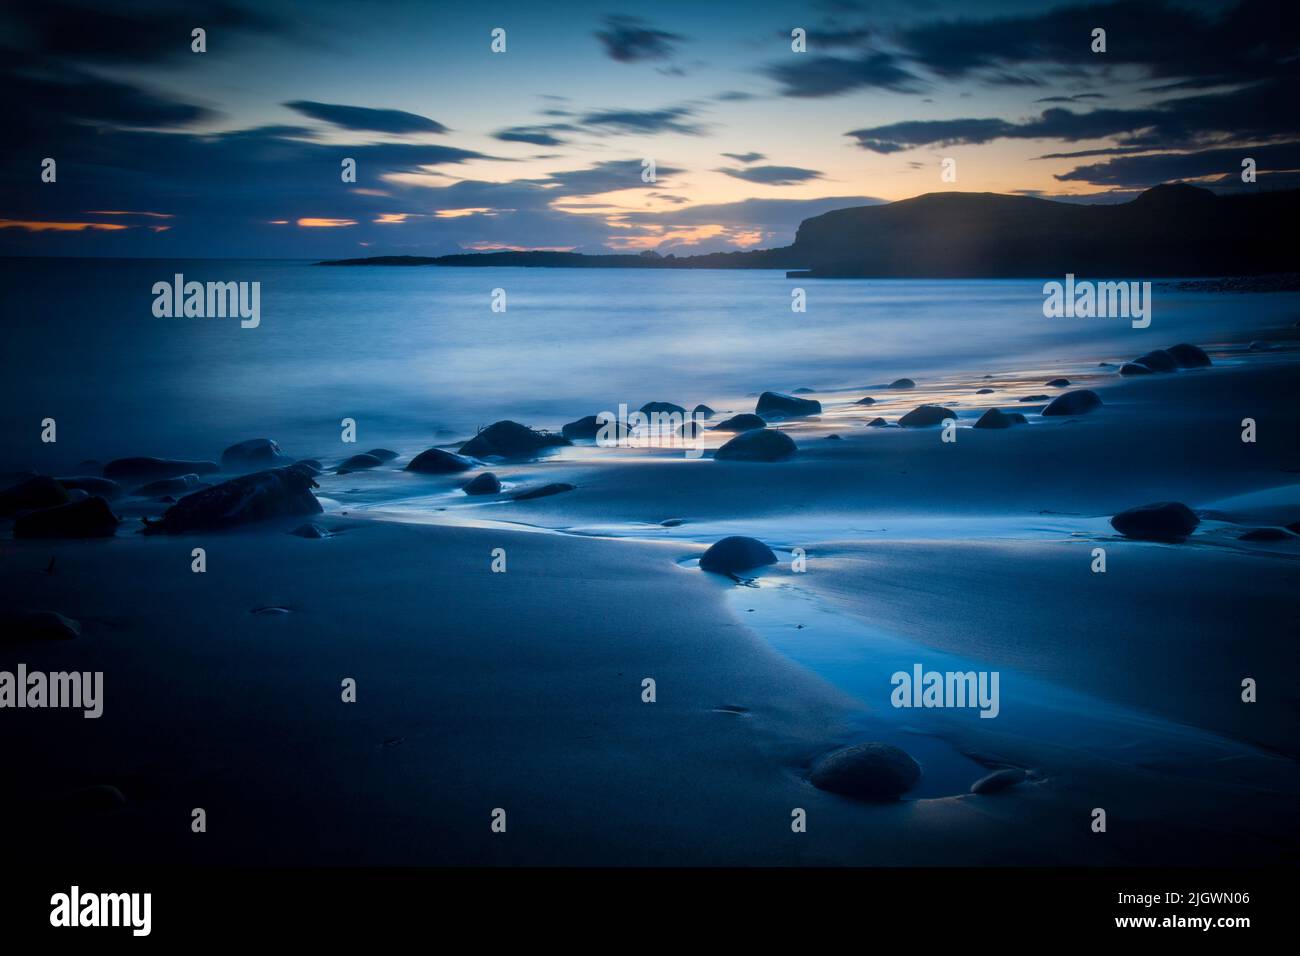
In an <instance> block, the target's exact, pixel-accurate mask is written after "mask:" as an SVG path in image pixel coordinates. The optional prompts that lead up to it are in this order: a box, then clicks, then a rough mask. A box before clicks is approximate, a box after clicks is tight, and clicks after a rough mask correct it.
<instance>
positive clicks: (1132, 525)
mask: <svg viewBox="0 0 1300 956" xmlns="http://www.w3.org/2000/svg"><path fill="white" fill-rule="evenodd" d="M1200 523H1201V519H1200V518H1198V517H1196V514H1195V513H1194V512H1193V511H1192V509H1191V508H1189V507H1187V505H1185V504H1181V503H1179V502H1177V501H1160V502H1156V503H1155V504H1150V505H1141V506H1140V507H1137V508H1129V509H1128V510H1127V511H1121V512H1120V513H1119V514H1117V515H1115V517H1113V518H1111V519H1110V524H1111V527H1112V528H1114V529H1115V530H1116V531H1118V532H1119V533H1120V534H1122V535H1124V537H1126V538H1137V539H1138V540H1140V541H1166V542H1177V541H1182V540H1183V539H1184V538H1186V537H1187V536H1188V535H1189V534H1191V533H1192V532H1193V531H1194V530H1196V526H1197V525H1198V524H1200Z"/></svg>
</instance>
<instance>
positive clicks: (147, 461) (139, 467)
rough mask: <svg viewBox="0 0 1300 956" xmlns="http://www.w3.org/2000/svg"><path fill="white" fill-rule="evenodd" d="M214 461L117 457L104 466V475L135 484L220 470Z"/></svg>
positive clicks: (123, 482) (124, 482)
mask: <svg viewBox="0 0 1300 956" xmlns="http://www.w3.org/2000/svg"><path fill="white" fill-rule="evenodd" d="M220 470H221V469H220V467H219V466H218V465H217V463H216V462H215V461H178V460H175V459H171V458H118V459H116V460H115V461H110V462H109V463H108V464H107V465H105V466H104V477H105V478H111V479H113V480H114V481H119V482H121V483H122V484H124V485H126V484H130V485H137V484H142V483H144V482H146V481H158V480H159V479H161V478H175V477H177V476H178V475H190V474H193V475H210V474H212V473H213V472H216V471H220Z"/></svg>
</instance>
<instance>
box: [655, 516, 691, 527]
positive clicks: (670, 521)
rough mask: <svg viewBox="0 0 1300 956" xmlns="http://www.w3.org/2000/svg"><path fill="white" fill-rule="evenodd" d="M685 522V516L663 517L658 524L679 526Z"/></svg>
mask: <svg viewBox="0 0 1300 956" xmlns="http://www.w3.org/2000/svg"><path fill="white" fill-rule="evenodd" d="M685 522H686V519H685V518H665V519H664V520H663V521H661V522H659V525H660V527H663V528H680V527H681V526H682V525H683V524H684V523H685Z"/></svg>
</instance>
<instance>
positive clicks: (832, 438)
mask: <svg viewBox="0 0 1300 956" xmlns="http://www.w3.org/2000/svg"><path fill="white" fill-rule="evenodd" d="M826 440H827V441H843V440H844V439H843V438H841V437H840V436H839V435H827V436H826Z"/></svg>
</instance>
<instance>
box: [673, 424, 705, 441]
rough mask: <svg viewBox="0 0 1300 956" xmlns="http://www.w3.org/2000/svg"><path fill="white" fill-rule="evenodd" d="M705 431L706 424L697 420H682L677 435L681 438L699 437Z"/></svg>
mask: <svg viewBox="0 0 1300 956" xmlns="http://www.w3.org/2000/svg"><path fill="white" fill-rule="evenodd" d="M703 431H704V425H703V424H702V423H700V422H696V421H687V422H682V423H681V425H679V426H678V427H677V436H678V437H679V438H698V437H699V436H700V434H701V433H702V432H703Z"/></svg>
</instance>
